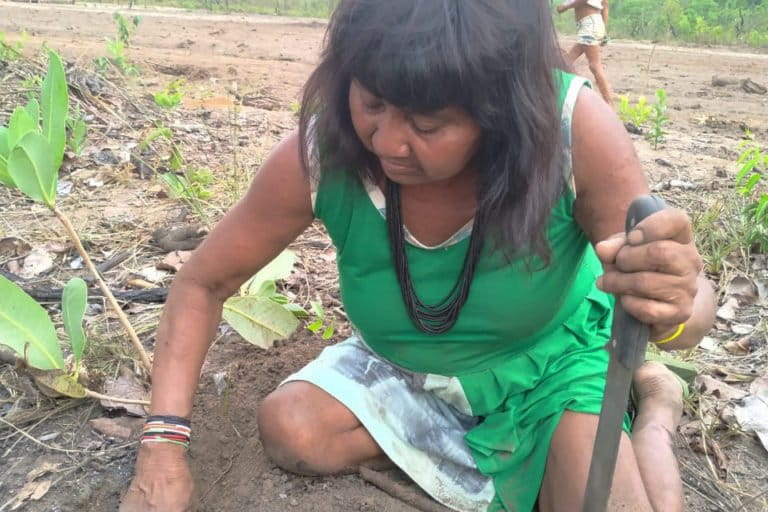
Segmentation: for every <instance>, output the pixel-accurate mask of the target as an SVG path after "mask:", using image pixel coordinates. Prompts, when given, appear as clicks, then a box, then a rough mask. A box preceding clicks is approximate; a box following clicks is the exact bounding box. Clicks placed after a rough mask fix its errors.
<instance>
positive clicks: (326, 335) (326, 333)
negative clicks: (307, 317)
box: [323, 325, 335, 340]
mask: <svg viewBox="0 0 768 512" xmlns="http://www.w3.org/2000/svg"><path fill="white" fill-rule="evenodd" d="M334 330H335V329H334V328H333V325H329V326H328V327H326V328H325V330H324V331H323V339H324V340H329V339H331V338H332V337H333V332H334Z"/></svg>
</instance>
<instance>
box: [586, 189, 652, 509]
mask: <svg viewBox="0 0 768 512" xmlns="http://www.w3.org/2000/svg"><path fill="white" fill-rule="evenodd" d="M664 207H665V204H664V201H663V200H662V199H661V198H659V197H656V196H641V197H638V198H637V199H635V200H634V201H633V202H632V204H631V205H630V207H629V210H628V211H627V222H626V232H627V234H629V232H630V231H632V229H634V227H635V226H636V225H637V224H639V223H640V222H641V221H642V220H643V219H645V218H646V217H648V216H649V215H651V214H652V213H655V212H657V211H659V210H662V209H663V208H664ZM647 346H648V326H647V325H645V324H643V323H641V322H640V321H638V320H637V319H636V318H634V317H633V316H632V315H630V314H628V313H626V312H625V311H624V309H623V308H622V307H621V302H620V301H618V300H617V301H616V307H615V310H614V314H613V332H612V333H611V343H610V353H611V355H610V362H609V363H608V374H607V376H606V380H605V396H604V397H603V405H602V409H601V411H600V419H599V421H598V425H597V435H596V437H595V445H594V448H593V450H592V462H591V463H590V466H589V477H588V478H587V487H586V490H585V492H584V504H583V507H582V512H605V509H606V507H607V505H608V497H609V495H610V491H611V484H612V483H613V473H614V470H615V469H616V457H617V456H618V451H619V443H620V441H621V432H622V423H623V418H624V413H625V411H626V407H627V397H628V396H629V389H630V386H631V384H632V375H633V374H634V372H635V370H636V369H637V368H639V367H640V365H641V364H643V360H644V359H645V349H646V347H647Z"/></svg>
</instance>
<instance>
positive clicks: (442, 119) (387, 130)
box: [349, 80, 480, 185]
mask: <svg viewBox="0 0 768 512" xmlns="http://www.w3.org/2000/svg"><path fill="white" fill-rule="evenodd" d="M349 110H350V112H351V115H352V124H353V125H354V127H355V132H357V136H358V137H360V140H361V141H362V142H363V145H364V146H365V147H366V149H368V151H370V152H372V153H373V154H375V155H376V156H377V157H378V158H379V160H380V161H381V168H382V170H383V171H384V174H386V176H387V177H388V178H389V179H391V180H392V181H394V182H396V183H399V184H401V185H418V184H425V183H432V182H436V181H442V180H445V179H449V178H452V177H454V176H456V175H458V174H460V173H461V172H463V171H465V170H467V167H468V166H469V164H470V162H471V160H472V158H473V157H474V156H475V153H476V152H477V148H478V146H479V142H480V127H479V126H478V125H477V123H475V121H473V120H472V119H471V118H470V117H469V115H468V114H467V113H466V112H465V111H464V110H463V109H461V108H459V107H448V108H444V109H442V110H438V111H436V112H433V113H431V114H415V113H412V112H407V111H404V110H402V109H399V108H397V107H395V106H393V105H390V104H388V103H386V102H385V101H383V100H382V99H381V98H378V97H376V96H375V95H373V94H372V93H370V92H369V91H367V90H366V89H365V88H363V86H362V85H360V83H359V82H357V81H356V80H353V81H352V84H351V85H350V88H349Z"/></svg>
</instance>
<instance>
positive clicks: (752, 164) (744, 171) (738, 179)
mask: <svg viewBox="0 0 768 512" xmlns="http://www.w3.org/2000/svg"><path fill="white" fill-rule="evenodd" d="M755 165H757V157H755V158H751V159H750V160H749V161H748V162H745V163H744V165H742V166H741V169H739V172H738V173H736V184H737V185H738V184H739V183H741V181H742V180H743V179H744V177H745V176H746V175H747V174H748V173H749V172H750V171H751V170H752V169H754V168H755ZM758 176H759V175H758Z"/></svg>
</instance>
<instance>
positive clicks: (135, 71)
mask: <svg viewBox="0 0 768 512" xmlns="http://www.w3.org/2000/svg"><path fill="white" fill-rule="evenodd" d="M114 19H115V21H116V22H117V36H116V37H115V39H111V38H109V37H107V38H105V41H106V44H107V52H108V53H109V57H98V58H97V59H96V61H95V62H96V69H97V70H98V71H99V72H100V73H104V74H106V73H107V72H108V71H109V68H110V67H114V68H115V69H117V70H118V71H119V72H120V73H121V74H123V75H139V74H141V70H140V69H139V68H138V67H137V66H134V65H133V64H131V63H130V62H129V61H128V58H127V57H126V55H125V49H126V48H127V47H128V46H129V45H130V38H131V34H132V33H133V31H134V30H135V29H136V27H138V26H139V22H140V21H141V18H139V17H138V16H134V18H133V20H132V24H133V27H131V26H130V25H129V24H128V21H127V20H126V19H125V18H124V17H123V16H122V15H121V14H120V13H115V15H114Z"/></svg>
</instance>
